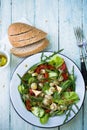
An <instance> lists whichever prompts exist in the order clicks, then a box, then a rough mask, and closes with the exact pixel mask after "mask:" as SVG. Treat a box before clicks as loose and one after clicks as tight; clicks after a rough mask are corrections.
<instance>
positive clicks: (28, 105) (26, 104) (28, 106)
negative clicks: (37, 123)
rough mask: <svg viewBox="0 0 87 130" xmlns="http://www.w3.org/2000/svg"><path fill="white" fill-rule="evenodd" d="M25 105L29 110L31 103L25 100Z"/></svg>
mask: <svg viewBox="0 0 87 130" xmlns="http://www.w3.org/2000/svg"><path fill="white" fill-rule="evenodd" d="M25 106H26V108H27V110H31V104H30V101H29V100H26V102H25Z"/></svg>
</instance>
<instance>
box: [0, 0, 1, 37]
mask: <svg viewBox="0 0 87 130" xmlns="http://www.w3.org/2000/svg"><path fill="white" fill-rule="evenodd" d="M0 12H1V0H0ZM0 30H1V13H0ZM0 35H1V31H0ZM0 39H1V37H0Z"/></svg>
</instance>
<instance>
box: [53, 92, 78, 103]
mask: <svg viewBox="0 0 87 130" xmlns="http://www.w3.org/2000/svg"><path fill="white" fill-rule="evenodd" d="M78 101H79V96H78V95H77V93H76V92H64V93H63V95H62V98H61V99H60V100H55V102H56V103H58V104H59V105H62V104H66V105H70V104H74V103H77V102H78Z"/></svg>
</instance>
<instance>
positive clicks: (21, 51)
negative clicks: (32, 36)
mask: <svg viewBox="0 0 87 130" xmlns="http://www.w3.org/2000/svg"><path fill="white" fill-rule="evenodd" d="M48 43H49V41H48V40H47V39H42V40H40V41H38V42H36V43H34V44H31V45H28V46H24V47H20V48H12V49H11V53H12V54H14V55H16V56H18V57H26V56H29V55H32V54H35V53H37V52H40V51H42V50H43V49H45V48H46V47H47V46H48Z"/></svg>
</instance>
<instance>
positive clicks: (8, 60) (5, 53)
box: [0, 49, 10, 70]
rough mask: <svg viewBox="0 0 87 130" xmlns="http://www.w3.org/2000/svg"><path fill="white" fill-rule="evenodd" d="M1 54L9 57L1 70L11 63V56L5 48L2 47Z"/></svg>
mask: <svg viewBox="0 0 87 130" xmlns="http://www.w3.org/2000/svg"><path fill="white" fill-rule="evenodd" d="M0 55H3V56H5V57H6V59H7V61H6V64H5V65H3V66H0V70H2V69H4V68H6V67H7V66H8V64H9V62H10V56H9V54H8V53H7V51H4V50H2V49H0Z"/></svg>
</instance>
